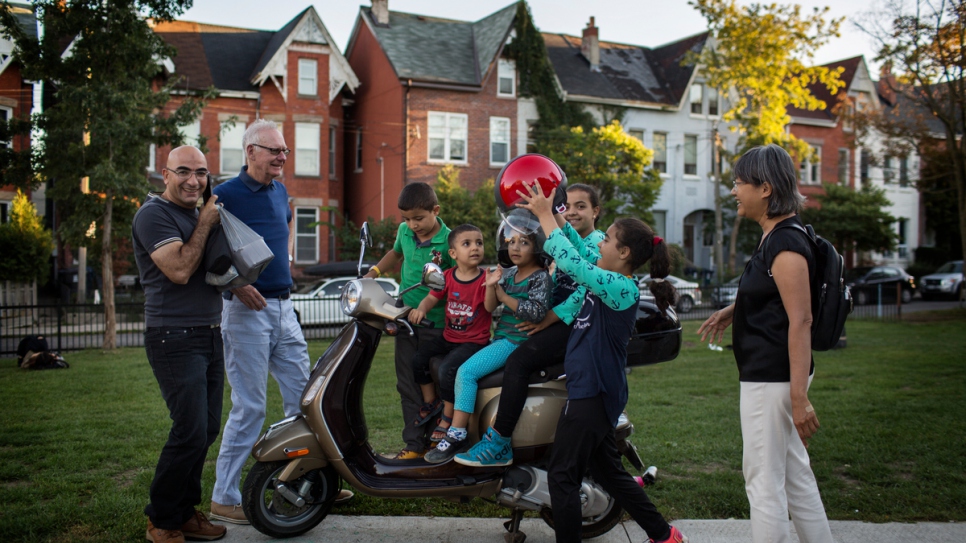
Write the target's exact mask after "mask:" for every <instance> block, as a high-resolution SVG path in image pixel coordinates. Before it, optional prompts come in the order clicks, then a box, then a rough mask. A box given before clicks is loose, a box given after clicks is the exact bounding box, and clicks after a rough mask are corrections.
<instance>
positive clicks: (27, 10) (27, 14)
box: [9, 2, 37, 39]
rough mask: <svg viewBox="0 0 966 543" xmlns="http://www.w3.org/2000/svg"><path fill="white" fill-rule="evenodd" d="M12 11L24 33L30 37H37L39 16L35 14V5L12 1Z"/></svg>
mask: <svg viewBox="0 0 966 543" xmlns="http://www.w3.org/2000/svg"><path fill="white" fill-rule="evenodd" d="M9 5H10V12H11V13H12V14H13V16H14V18H15V19H17V22H18V23H19V24H20V28H22V29H23V31H24V34H26V35H27V36H28V37H30V38H34V39H36V38H37V16H36V14H34V9H33V7H31V6H30V4H27V3H23V4H21V3H18V2H10V3H9Z"/></svg>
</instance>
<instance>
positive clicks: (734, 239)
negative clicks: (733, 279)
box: [728, 212, 741, 275]
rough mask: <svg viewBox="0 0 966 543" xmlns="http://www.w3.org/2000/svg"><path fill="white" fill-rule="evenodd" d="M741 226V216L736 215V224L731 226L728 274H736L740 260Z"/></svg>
mask: <svg viewBox="0 0 966 543" xmlns="http://www.w3.org/2000/svg"><path fill="white" fill-rule="evenodd" d="M739 226H741V216H740V215H738V214H737V212H736V213H735V222H734V224H732V225H731V247H729V248H728V274H729V275H734V274H735V266H736V265H737V260H738V227H739Z"/></svg>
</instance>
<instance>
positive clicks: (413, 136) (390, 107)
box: [346, 0, 535, 224]
mask: <svg viewBox="0 0 966 543" xmlns="http://www.w3.org/2000/svg"><path fill="white" fill-rule="evenodd" d="M515 15H516V5H515V4H511V5H509V6H507V7H505V8H503V9H501V10H499V11H496V12H495V13H492V14H491V15H488V16H487V17H484V18H482V19H480V20H478V21H475V22H466V21H455V20H450V19H441V18H437V17H431V16H424V15H415V14H410V13H401V12H396V11H390V10H389V5H388V1H387V0H373V2H372V6H371V7H365V6H363V7H361V8H360V10H359V14H358V17H357V18H356V21H355V25H354V27H353V29H352V33H351V35H350V38H349V43H348V45H347V46H346V58H347V59H348V61H349V64H350V65H351V66H352V69H353V71H354V72H355V73H356V74H358V76H359V79H360V80H361V81H362V82H363V84H362V86H360V88H359V89H358V91H356V94H355V100H354V103H353V105H352V106H351V107H350V108H349V110H348V120H347V126H346V139H347V142H348V143H347V147H348V149H347V151H348V152H347V154H346V201H347V206H346V213H347V215H348V216H349V218H351V219H352V220H353V221H355V222H356V223H357V224H358V223H359V222H361V221H363V220H366V219H367V218H373V219H376V220H381V219H383V218H386V217H390V216H393V217H396V218H397V219H398V216H399V215H398V209H397V207H396V199H397V196H398V194H399V192H400V191H401V190H402V187H403V185H404V184H406V183H411V182H419V181H422V182H428V183H434V182H435V181H436V174H437V172H438V171H439V169H440V168H441V167H443V166H444V165H446V164H452V165H454V166H456V167H457V168H459V175H460V183H461V185H462V186H463V187H465V188H467V189H469V190H475V189H476V188H477V187H479V186H480V184H481V183H483V182H484V181H485V180H487V179H490V178H495V177H496V175H497V174H498V173H499V171H500V169H501V168H502V167H503V165H504V164H506V162H508V161H509V160H510V158H512V157H513V156H516V155H517V154H519V153H520V150H519V145H518V146H517V152H514V150H513V142H515V141H518V139H519V135H520V134H521V123H520V121H519V119H518V113H519V109H520V108H519V105H518V102H520V101H519V100H518V97H517V93H516V85H517V75H516V69H515V66H514V64H513V62H512V61H510V60H508V59H506V58H504V57H503V54H502V53H503V48H504V45H505V44H506V43H507V41H508V40H509V39H510V38H511V35H512V31H513V23H514V20H515ZM531 102H532V101H531ZM534 111H535V109H534ZM534 115H535V114H534ZM523 126H524V129H525V125H523Z"/></svg>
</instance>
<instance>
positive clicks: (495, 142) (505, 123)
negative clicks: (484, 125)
mask: <svg viewBox="0 0 966 543" xmlns="http://www.w3.org/2000/svg"><path fill="white" fill-rule="evenodd" d="M509 160H510V119H507V118H506V117H490V165H503V164H506V163H507V161H509Z"/></svg>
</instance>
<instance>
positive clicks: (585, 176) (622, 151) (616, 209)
mask: <svg viewBox="0 0 966 543" xmlns="http://www.w3.org/2000/svg"><path fill="white" fill-rule="evenodd" d="M543 150H544V151H545V152H546V154H547V156H549V157H550V158H552V159H553V160H554V161H556V162H557V164H559V165H560V167H561V168H562V169H563V171H565V172H567V181H568V182H570V183H586V184H588V185H591V186H593V187H595V188H596V189H597V191H598V193H599V194H600V205H601V217H600V223H601V224H605V225H606V224H610V223H611V222H613V221H614V219H615V218H617V216H618V215H633V216H635V217H638V218H640V219H641V220H643V221H645V222H651V221H652V220H653V219H652V217H651V211H650V210H651V207H653V206H654V202H656V201H657V197H658V195H659V194H660V192H661V184H662V183H663V181H662V180H661V176H660V174H659V173H658V172H656V171H655V170H654V169H653V168H648V167H647V166H649V165H650V164H651V161H652V160H653V159H654V151H652V150H650V149H648V148H646V147H644V144H643V143H641V142H640V140H638V139H637V138H635V137H633V136H629V135H628V134H627V133H626V132H625V131H624V129H623V128H622V127H621V125H620V123H619V122H617V121H613V122H611V123H610V124H608V125H606V126H601V127H597V128H594V129H592V130H590V131H586V130H584V129H583V127H580V126H577V127H574V128H558V129H556V130H555V131H554V135H553V137H550V138H548V140H547V142H546V144H545V146H544V148H543Z"/></svg>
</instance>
